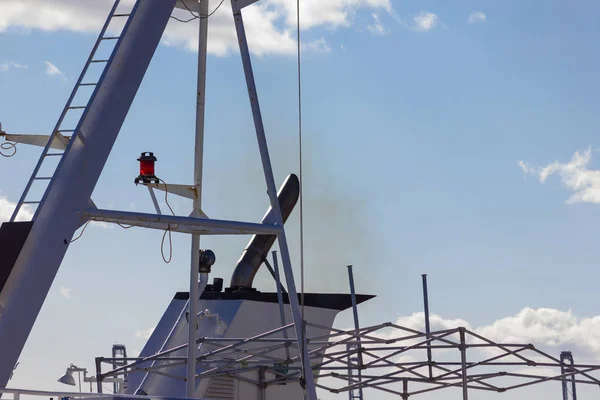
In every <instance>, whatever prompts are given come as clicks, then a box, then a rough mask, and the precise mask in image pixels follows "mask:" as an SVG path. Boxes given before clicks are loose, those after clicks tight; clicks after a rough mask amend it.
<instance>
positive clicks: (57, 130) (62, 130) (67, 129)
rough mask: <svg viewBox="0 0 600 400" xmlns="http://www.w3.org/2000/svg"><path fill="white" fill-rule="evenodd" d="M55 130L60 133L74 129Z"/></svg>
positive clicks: (73, 130)
mask: <svg viewBox="0 0 600 400" xmlns="http://www.w3.org/2000/svg"><path fill="white" fill-rule="evenodd" d="M56 132H60V133H63V132H75V129H59V130H57V131H56Z"/></svg>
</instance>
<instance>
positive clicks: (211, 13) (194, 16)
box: [171, 0, 225, 24]
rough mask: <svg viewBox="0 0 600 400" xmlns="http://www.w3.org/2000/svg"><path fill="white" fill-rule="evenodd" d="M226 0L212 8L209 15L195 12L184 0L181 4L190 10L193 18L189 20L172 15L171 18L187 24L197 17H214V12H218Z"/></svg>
mask: <svg viewBox="0 0 600 400" xmlns="http://www.w3.org/2000/svg"><path fill="white" fill-rule="evenodd" d="M224 1H225V0H221V2H220V3H219V5H218V6H217V7H215V9H214V10H212V11H211V12H210V13H208V15H200V14H194V12H193V11H192V10H191V9H190V8H189V7H188V6H187V4H185V1H182V2H181V4H183V6H184V7H185V8H186V9H187V10H188V12H189V13H190V14H192V18H190V19H188V20H183V19H180V18H177V17H175V16H171V18H173V19H174V20H176V21H179V22H183V23H184V24H187V23H188V22H191V21H193V20H195V19H207V18H210V17H212V16H213V14H214V13H216V12H217V10H218V9H219V8H221V6H222V5H223V2H224Z"/></svg>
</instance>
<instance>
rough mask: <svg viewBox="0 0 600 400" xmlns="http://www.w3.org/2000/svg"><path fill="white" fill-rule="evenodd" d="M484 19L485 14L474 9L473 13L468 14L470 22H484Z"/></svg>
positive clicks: (485, 17)
mask: <svg viewBox="0 0 600 400" xmlns="http://www.w3.org/2000/svg"><path fill="white" fill-rule="evenodd" d="M486 19H487V15H485V14H484V13H482V12H481V11H475V12H474V13H471V14H469V19H468V22H469V23H470V24H475V23H477V22H485V20H486Z"/></svg>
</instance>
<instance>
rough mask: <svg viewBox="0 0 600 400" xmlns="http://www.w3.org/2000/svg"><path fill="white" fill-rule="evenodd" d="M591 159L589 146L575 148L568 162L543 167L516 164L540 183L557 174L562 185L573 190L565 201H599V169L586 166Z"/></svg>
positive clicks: (556, 162)
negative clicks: (581, 148) (583, 148)
mask: <svg viewBox="0 0 600 400" xmlns="http://www.w3.org/2000/svg"><path fill="white" fill-rule="evenodd" d="M591 160H592V148H591V146H590V147H588V148H587V149H585V150H577V151H576V152H575V154H574V155H573V157H572V158H571V161H569V162H568V163H561V162H558V161H554V162H552V163H550V164H548V165H546V166H545V167H532V166H530V165H529V164H527V163H526V162H523V161H519V162H518V163H517V164H518V165H519V167H520V168H521V169H522V170H523V172H524V173H526V174H529V175H534V176H536V177H537V178H538V179H539V181H540V183H545V182H546V180H547V179H548V177H550V176H552V175H559V176H560V177H561V182H562V184H563V186H564V187H565V188H566V189H568V190H570V191H572V192H574V193H573V194H572V195H571V196H570V197H569V198H568V199H567V203H600V170H597V169H589V168H588V166H589V164H590V161H591Z"/></svg>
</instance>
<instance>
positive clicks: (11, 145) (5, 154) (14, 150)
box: [0, 142, 17, 158]
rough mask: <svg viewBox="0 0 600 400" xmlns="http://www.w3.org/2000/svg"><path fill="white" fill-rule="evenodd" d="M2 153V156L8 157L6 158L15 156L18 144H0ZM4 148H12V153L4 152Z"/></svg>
mask: <svg viewBox="0 0 600 400" xmlns="http://www.w3.org/2000/svg"><path fill="white" fill-rule="evenodd" d="M0 149H1V150H0V155H1V156H2V157H6V158H10V157H12V156H14V155H15V154H17V144H16V143H13V142H4V143H2V144H0ZM2 150H12V153H10V154H8V153H4V152H3V151H2Z"/></svg>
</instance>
